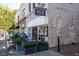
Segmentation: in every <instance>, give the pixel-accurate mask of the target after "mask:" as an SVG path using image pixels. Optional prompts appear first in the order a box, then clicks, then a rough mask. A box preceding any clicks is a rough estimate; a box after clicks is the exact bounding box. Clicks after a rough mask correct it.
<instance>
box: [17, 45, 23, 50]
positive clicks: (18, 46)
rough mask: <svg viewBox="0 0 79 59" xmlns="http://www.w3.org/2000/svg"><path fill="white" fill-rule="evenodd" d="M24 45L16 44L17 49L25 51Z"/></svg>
mask: <svg viewBox="0 0 79 59" xmlns="http://www.w3.org/2000/svg"><path fill="white" fill-rule="evenodd" d="M23 50H24V49H23V47H22V46H21V45H16V51H23Z"/></svg>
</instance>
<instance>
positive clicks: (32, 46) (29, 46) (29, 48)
mask: <svg viewBox="0 0 79 59" xmlns="http://www.w3.org/2000/svg"><path fill="white" fill-rule="evenodd" d="M24 51H25V55H26V54H30V53H35V52H37V42H33V41H28V42H26V43H25V44H24Z"/></svg>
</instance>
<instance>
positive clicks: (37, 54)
mask: <svg viewBox="0 0 79 59" xmlns="http://www.w3.org/2000/svg"><path fill="white" fill-rule="evenodd" d="M10 56H63V55H62V54H60V53H57V52H54V51H52V50H46V51H41V52H37V53H33V54H28V55H24V52H23V51H22V52H17V51H12V54H10Z"/></svg>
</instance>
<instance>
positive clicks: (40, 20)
mask: <svg viewBox="0 0 79 59" xmlns="http://www.w3.org/2000/svg"><path fill="white" fill-rule="evenodd" d="M37 7H39V8H47V7H48V4H44V3H22V4H21V6H20V8H19V9H18V11H17V13H16V17H15V21H16V22H15V23H16V25H17V26H19V32H21V31H22V27H24V31H25V32H26V33H27V34H28V37H29V39H32V40H40V39H41V40H45V41H48V17H47V11H45V13H46V15H45V16H40V15H35V8H37Z"/></svg>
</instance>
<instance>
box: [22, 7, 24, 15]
mask: <svg viewBox="0 0 79 59" xmlns="http://www.w3.org/2000/svg"><path fill="white" fill-rule="evenodd" d="M22 16H25V8H24V9H23V10H22Z"/></svg>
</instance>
